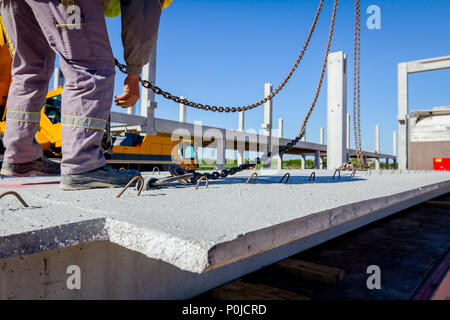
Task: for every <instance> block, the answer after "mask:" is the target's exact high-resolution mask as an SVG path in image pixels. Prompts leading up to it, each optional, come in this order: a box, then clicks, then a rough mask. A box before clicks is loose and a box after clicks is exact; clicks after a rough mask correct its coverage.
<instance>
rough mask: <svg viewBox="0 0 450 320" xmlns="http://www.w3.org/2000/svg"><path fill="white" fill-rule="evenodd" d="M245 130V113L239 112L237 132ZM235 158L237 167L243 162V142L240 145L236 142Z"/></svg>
mask: <svg viewBox="0 0 450 320" xmlns="http://www.w3.org/2000/svg"><path fill="white" fill-rule="evenodd" d="M244 130H245V113H244V111H242V112H239V124H238V131H241V132H243V131H244ZM237 147H238V148H237V149H238V150H237V156H238V159H237V160H238V165H241V164H243V163H244V162H245V142H244V143H240V142H238V146H237Z"/></svg>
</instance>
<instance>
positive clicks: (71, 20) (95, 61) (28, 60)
mask: <svg viewBox="0 0 450 320" xmlns="http://www.w3.org/2000/svg"><path fill="white" fill-rule="evenodd" d="M170 2H171V0H165V1H164V0H162V1H161V0H120V3H119V0H111V1H110V0H98V1H93V0H0V17H1V21H0V22H1V24H2V29H3V33H4V35H5V37H6V42H7V43H8V44H9V46H10V50H11V53H12V55H13V62H12V71H11V74H12V79H13V80H12V84H11V87H10V90H9V95H8V101H7V108H8V110H7V114H6V120H7V121H6V128H5V133H4V137H3V143H4V146H5V148H6V151H5V154H4V161H3V165H2V169H1V174H2V175H5V176H15V177H17V176H18V177H23V176H29V175H38V176H53V175H59V174H61V183H60V187H61V189H63V190H80V189H90V188H99V187H121V186H124V185H126V184H127V183H128V182H129V181H130V180H131V179H132V178H133V177H135V176H138V175H140V172H139V171H135V170H122V171H118V170H115V169H113V168H111V167H109V166H107V165H106V160H105V157H104V155H103V152H102V150H101V141H102V138H103V135H104V130H105V127H106V125H107V121H108V117H109V115H110V109H111V103H112V100H113V90H114V76H115V69H114V68H115V66H114V57H113V54H112V50H111V46H110V43H109V39H108V33H107V29H106V23H105V18H104V14H106V13H108V12H109V13H110V11H111V10H113V11H115V14H114V15H117V14H121V19H122V41H123V45H124V57H125V61H126V63H127V72H128V75H127V78H126V79H125V83H124V93H123V94H121V95H119V96H117V97H116V99H115V103H116V105H118V106H121V107H123V108H127V107H131V106H133V105H134V104H135V103H136V102H137V101H138V99H139V97H140V93H139V74H140V73H141V71H142V68H143V66H144V65H145V64H146V63H148V60H149V56H150V53H151V52H152V51H153V50H154V49H155V46H156V39H157V34H158V28H159V19H160V15H161V8H162V7H164V6H167V5H168V4H170ZM74 14H75V15H77V14H78V16H75V17H74ZM77 18H78V19H77ZM0 35H1V33H0ZM55 54H58V55H59V56H60V65H61V69H62V71H63V73H64V76H65V79H66V83H65V85H64V89H63V93H62V107H61V109H62V116H61V123H62V138H63V144H62V161H61V165H59V164H58V163H55V162H53V161H50V160H48V159H47V158H45V156H43V153H42V148H41V146H40V145H39V144H38V143H37V142H36V139H35V134H36V132H37V130H38V129H39V122H40V111H41V108H42V106H43V105H44V103H45V100H46V92H47V91H48V84H49V80H50V78H51V76H52V72H53V69H54V60H55Z"/></svg>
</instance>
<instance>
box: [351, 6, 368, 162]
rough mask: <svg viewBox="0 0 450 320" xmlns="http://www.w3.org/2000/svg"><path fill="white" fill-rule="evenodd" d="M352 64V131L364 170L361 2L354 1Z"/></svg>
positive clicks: (358, 157)
mask: <svg viewBox="0 0 450 320" xmlns="http://www.w3.org/2000/svg"><path fill="white" fill-rule="evenodd" d="M354 46H355V48H354V62H353V129H354V135H355V150H356V158H357V165H358V167H359V168H362V169H364V167H365V165H364V158H363V154H362V142H361V85H360V83H361V80H360V73H361V72H360V65H361V59H360V57H361V0H355V39H354Z"/></svg>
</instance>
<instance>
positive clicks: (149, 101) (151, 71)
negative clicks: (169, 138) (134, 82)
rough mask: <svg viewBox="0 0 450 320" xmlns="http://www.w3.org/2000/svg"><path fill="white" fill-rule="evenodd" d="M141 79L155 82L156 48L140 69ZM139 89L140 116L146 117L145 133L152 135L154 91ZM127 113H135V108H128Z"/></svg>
mask: <svg viewBox="0 0 450 320" xmlns="http://www.w3.org/2000/svg"><path fill="white" fill-rule="evenodd" d="M142 80H147V81H150V83H151V84H153V85H154V84H155V83H156V49H155V51H154V52H152V53H151V54H150V58H149V63H147V64H146V65H145V66H144V68H143V69H142ZM141 89H142V90H141V91H142V93H141V116H143V117H147V125H146V134H148V135H153V136H154V135H156V126H155V109H156V107H157V104H156V101H155V93H154V92H153V91H152V90H150V89H146V88H144V87H142V88H141ZM133 108H134V107H133ZM128 113H132V114H135V113H136V109H133V110H130V109H129V110H128Z"/></svg>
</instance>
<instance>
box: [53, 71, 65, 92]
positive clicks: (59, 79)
mask: <svg viewBox="0 0 450 320" xmlns="http://www.w3.org/2000/svg"><path fill="white" fill-rule="evenodd" d="M62 86H64V75H63V74H62V71H61V69H59V68H55V70H54V72H53V89H58V87H62Z"/></svg>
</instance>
